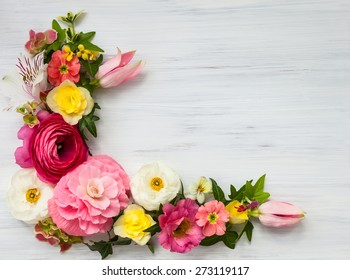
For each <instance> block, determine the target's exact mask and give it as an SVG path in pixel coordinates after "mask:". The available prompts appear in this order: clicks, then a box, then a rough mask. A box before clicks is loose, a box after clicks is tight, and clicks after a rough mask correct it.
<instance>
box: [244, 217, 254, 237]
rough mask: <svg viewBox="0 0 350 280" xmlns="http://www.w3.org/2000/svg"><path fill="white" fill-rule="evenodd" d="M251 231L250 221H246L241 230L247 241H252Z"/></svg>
mask: <svg viewBox="0 0 350 280" xmlns="http://www.w3.org/2000/svg"><path fill="white" fill-rule="evenodd" d="M253 229H254V226H253V224H252V223H251V222H250V221H247V223H246V225H245V226H244V228H243V232H245V234H246V236H247V239H248V240H249V241H252V237H253Z"/></svg>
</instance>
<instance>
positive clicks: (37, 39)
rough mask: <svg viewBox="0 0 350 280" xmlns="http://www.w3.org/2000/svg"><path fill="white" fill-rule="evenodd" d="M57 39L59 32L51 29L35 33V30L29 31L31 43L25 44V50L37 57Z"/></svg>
mask: <svg viewBox="0 0 350 280" xmlns="http://www.w3.org/2000/svg"><path fill="white" fill-rule="evenodd" d="M56 39H57V32H56V31H55V30H52V29H49V30H46V31H44V32H38V33H35V31H34V30H30V31H29V41H28V42H27V43H26V44H25V46H24V47H25V49H26V50H27V51H28V52H29V53H30V54H31V55H35V54H37V53H39V52H41V51H42V50H43V48H44V47H45V46H46V45H49V44H52V43H53V42H54V41H56Z"/></svg>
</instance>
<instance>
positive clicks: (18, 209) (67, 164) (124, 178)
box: [4, 13, 304, 258]
mask: <svg viewBox="0 0 350 280" xmlns="http://www.w3.org/2000/svg"><path fill="white" fill-rule="evenodd" d="M80 15H81V13H78V14H72V13H68V14H67V16H64V17H59V20H61V21H62V22H64V23H65V24H66V25H67V26H66V28H62V27H61V25H60V24H59V23H58V22H57V21H56V20H53V22H52V29H50V30H47V31H45V32H38V33H37V32H35V31H33V30H31V31H30V32H29V35H30V38H29V41H28V42H27V43H26V44H25V49H26V50H27V52H28V54H29V55H28V56H21V58H19V62H18V65H17V66H18V69H19V73H18V75H19V76H20V77H21V86H22V89H23V90H24V92H25V93H26V94H27V95H26V98H27V101H26V103H25V104H24V105H21V106H20V107H18V108H17V111H18V112H19V113H21V114H22V115H23V120H24V125H23V126H22V127H21V128H20V130H19V131H18V138H19V139H20V140H23V145H22V146H21V147H19V148H17V150H16V151H15V159H16V163H17V164H18V165H19V166H20V167H21V168H22V169H20V170H19V171H18V172H17V173H16V174H15V175H14V176H13V178H12V182H11V187H10V188H9V190H8V195H7V198H8V205H9V208H10V210H11V213H12V214H13V216H14V217H15V218H17V219H19V220H22V221H24V222H26V223H28V224H34V225H35V226H34V231H35V234H36V237H37V238H38V239H39V240H40V241H46V242H48V243H49V244H51V245H59V246H60V247H61V251H65V250H67V249H69V248H70V247H71V246H72V244H75V243H84V244H86V245H87V246H88V247H89V248H90V249H91V250H94V251H99V252H100V253H101V256H102V258H104V257H106V256H107V255H108V254H111V253H112V246H114V245H126V244H130V243H131V242H132V241H133V242H135V243H137V244H139V245H147V246H148V248H149V249H150V250H151V251H153V246H152V243H151V240H152V239H151V238H152V236H154V235H155V234H157V236H158V241H159V244H160V245H161V246H162V247H164V248H165V249H168V250H170V251H172V252H178V253H186V252H188V251H190V250H191V249H192V248H194V247H196V246H198V245H203V246H209V245H212V244H215V243H217V242H220V241H222V242H223V243H224V244H225V245H226V246H228V247H229V248H234V247H235V244H236V243H237V241H238V240H239V239H240V237H241V236H242V235H243V233H246V236H247V237H248V239H249V240H251V237H252V230H253V224H252V223H251V221H250V220H251V218H254V217H255V218H258V219H259V220H260V222H261V223H262V224H264V225H267V226H272V227H284V226H290V225H293V224H295V223H297V222H299V221H300V220H301V219H303V217H304V213H303V211H301V210H300V209H298V208H297V207H295V206H293V205H291V204H288V203H283V202H277V201H267V199H268V198H269V194H268V193H266V192H264V182H265V176H262V177H261V178H260V179H259V180H257V182H256V183H255V184H254V185H253V184H252V181H247V182H246V184H245V185H244V186H243V187H241V188H240V189H239V190H236V188H235V187H234V186H231V188H230V191H231V193H230V195H229V196H228V198H227V197H226V195H225V194H224V192H223V191H222V189H221V188H220V187H219V186H218V185H217V183H216V182H215V181H214V180H213V179H209V180H208V179H206V178H205V177H200V178H199V180H198V181H197V182H196V183H193V184H192V185H191V186H189V188H188V190H187V191H186V192H185V191H184V189H183V184H182V182H181V180H180V178H179V176H178V175H177V174H176V173H175V172H174V171H173V170H172V169H171V168H169V167H168V166H166V165H164V164H163V163H160V162H154V163H150V164H146V165H144V166H142V167H141V168H140V170H139V171H138V172H137V173H136V174H135V175H134V176H133V177H132V178H131V179H129V176H128V174H127V173H126V172H125V170H124V169H123V167H122V166H121V165H120V164H118V163H117V162H116V161H115V160H114V159H112V158H111V157H110V156H108V155H94V156H92V155H91V154H90V152H89V148H88V146H87V143H86V140H87V137H86V134H85V133H86V132H90V133H91V134H92V135H93V136H95V137H96V136H97V131H96V125H95V122H96V121H98V119H99V118H98V116H96V115H95V110H96V109H100V107H99V106H98V104H97V103H96V102H95V101H94V99H93V96H92V94H93V91H94V90H95V89H96V88H98V87H102V88H108V87H114V86H117V85H119V84H120V83H122V82H124V81H126V80H128V79H130V78H132V77H134V76H135V75H137V74H138V73H139V72H140V70H141V69H142V67H143V65H144V63H143V62H142V61H137V62H135V63H130V61H131V60H132V58H133V56H134V54H135V52H134V51H132V52H127V53H123V54H122V53H121V52H120V50H119V49H118V51H117V54H116V55H115V56H114V57H113V58H111V59H109V60H107V61H105V62H103V56H102V54H101V53H102V52H103V50H102V49H101V48H99V47H98V46H96V45H95V44H93V43H92V42H91V40H92V38H93V36H94V34H95V32H88V33H82V32H80V33H77V32H76V30H75V23H76V20H77V19H78V18H79V16H80ZM6 80H8V78H6V77H5V79H4V81H5V82H6ZM28 99H30V100H29V101H28ZM237 225H240V226H237ZM242 225H243V226H242ZM98 233H106V234H108V239H107V240H102V241H98V242H92V241H86V240H88V239H89V237H91V236H92V235H95V234H98Z"/></svg>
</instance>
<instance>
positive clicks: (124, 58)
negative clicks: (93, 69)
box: [96, 49, 144, 88]
mask: <svg viewBox="0 0 350 280" xmlns="http://www.w3.org/2000/svg"><path fill="white" fill-rule="evenodd" d="M134 55H135V51H131V52H127V53H123V54H122V53H121V52H120V50H119V49H118V52H117V55H115V56H114V57H112V58H111V59H109V60H107V61H106V62H105V63H104V64H102V65H101V66H100V68H99V70H98V72H97V74H96V79H98V80H99V83H100V86H101V87H103V88H110V87H115V86H117V85H119V84H121V83H123V82H125V81H127V80H129V79H131V78H132V77H135V76H136V75H137V74H138V73H139V72H140V71H141V70H142V68H143V66H144V62H142V61H137V62H135V63H132V64H129V62H130V61H131V60H132V58H133V57H134Z"/></svg>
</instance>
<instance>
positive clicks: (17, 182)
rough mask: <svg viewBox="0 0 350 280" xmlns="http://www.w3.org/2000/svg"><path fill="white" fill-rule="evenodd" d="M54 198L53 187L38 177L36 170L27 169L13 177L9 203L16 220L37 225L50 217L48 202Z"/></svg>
mask: <svg viewBox="0 0 350 280" xmlns="http://www.w3.org/2000/svg"><path fill="white" fill-rule="evenodd" d="M52 196H53V189H52V187H51V186H49V185H48V184H45V183H44V182H42V181H41V180H40V179H39V178H38V177H37V175H36V172H35V169H33V168H25V169H20V170H19V171H17V172H16V173H15V174H14V175H13V177H12V181H11V187H10V188H9V190H8V192H7V202H8V206H9V209H10V211H11V213H12V215H13V216H14V217H15V218H16V219H18V220H21V221H23V222H26V223H28V224H35V223H37V222H38V221H40V220H42V219H44V218H46V217H48V206H47V202H48V200H49V199H50V198H52Z"/></svg>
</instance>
